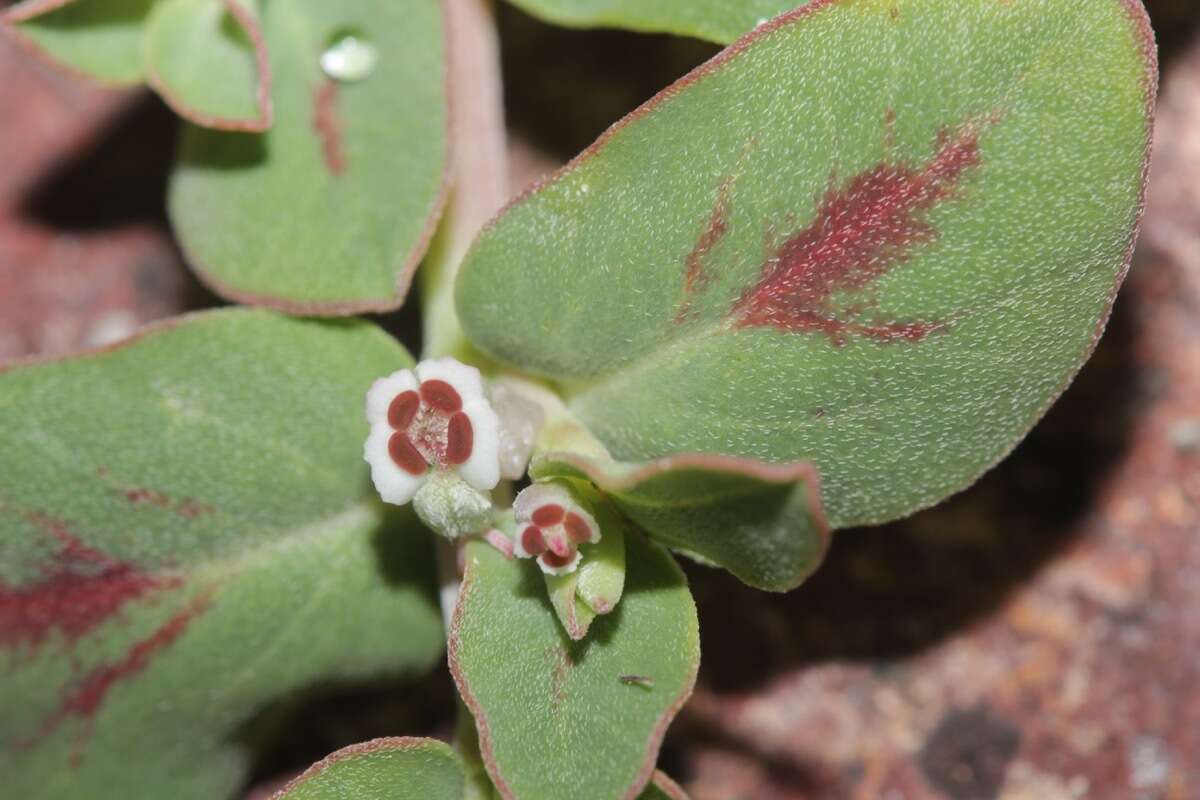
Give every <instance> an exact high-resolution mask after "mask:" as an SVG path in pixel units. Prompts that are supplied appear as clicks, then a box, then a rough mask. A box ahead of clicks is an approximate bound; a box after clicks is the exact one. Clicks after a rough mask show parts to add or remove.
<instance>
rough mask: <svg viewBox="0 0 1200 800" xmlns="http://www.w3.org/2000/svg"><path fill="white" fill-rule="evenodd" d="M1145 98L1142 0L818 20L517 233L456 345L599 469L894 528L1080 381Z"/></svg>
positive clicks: (935, 1)
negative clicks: (762, 469)
mask: <svg viewBox="0 0 1200 800" xmlns="http://www.w3.org/2000/svg"><path fill="white" fill-rule="evenodd" d="M1156 75H1157V72H1156V65H1155V61H1154V50H1153V43H1152V34H1151V33H1150V29H1149V27H1148V22H1147V19H1146V16H1145V13H1144V11H1143V10H1142V8H1141V5H1140V3H1138V2H1137V1H1136V0H1025V1H1024V2H1019V3H1001V2H995V0H958V1H956V2H950V1H949V0H909V1H908V2H903V3H898V2H894V0H830V1H828V2H825V1H821V2H814V3H811V4H809V5H807V6H805V7H803V8H801V9H799V10H797V11H795V12H792V13H790V14H787V15H784V16H783V17H780V18H779V19H777V20H776V21H774V22H772V23H769V24H767V25H764V26H762V27H760V28H758V29H757V30H756V31H755V32H753V33H752V34H750V35H749V36H747V37H746V38H744V39H742V40H741V41H739V42H738V43H737V44H735V45H733V46H732V47H730V48H729V49H727V50H726V51H725V52H724V53H723V54H721V55H720V56H718V58H717V59H715V60H714V61H712V62H710V63H709V64H707V65H705V66H703V67H701V68H700V69H698V70H697V71H696V72H694V73H692V74H691V75H689V76H687V77H685V78H684V79H683V80H681V81H680V82H679V83H678V84H676V85H675V86H673V87H671V88H670V89H668V90H666V91H665V92H663V93H662V94H661V95H659V96H658V97H657V98H655V99H653V100H651V101H650V102H649V103H648V104H647V105H646V106H645V107H643V108H642V109H640V110H639V111H637V112H635V113H634V114H632V115H631V116H630V117H628V118H627V119H626V120H624V121H623V122H621V123H619V124H618V125H616V126H615V127H614V128H613V129H612V130H610V132H609V133H607V134H606V135H605V136H604V137H602V138H601V140H600V141H599V142H598V143H597V144H596V145H595V146H593V147H592V148H591V149H589V150H588V151H587V152H585V153H584V154H583V155H582V156H581V157H580V158H578V159H577V160H576V161H574V162H572V163H571V164H570V165H568V167H566V168H565V169H564V170H563V171H562V172H561V173H559V174H558V176H557V177H556V178H554V179H553V180H551V181H550V182H548V183H547V184H545V185H543V186H541V187H540V188H539V189H537V190H535V191H533V192H532V193H531V194H529V195H528V196H526V197H525V198H524V199H522V200H520V201H518V202H517V203H515V204H514V205H512V206H510V207H509V209H508V210H507V212H506V213H505V214H503V215H502V216H501V217H500V218H499V219H498V220H497V221H496V222H495V223H493V224H492V225H491V226H489V228H488V229H487V230H486V231H485V232H484V233H483V234H482V235H481V236H480V237H479V239H477V240H476V243H475V245H474V247H473V249H472V252H471V253H470V254H469V255H468V257H467V260H466V263H465V264H464V266H463V269H462V272H461V274H460V276H459V281H458V286H457V305H458V309H459V312H460V317H461V319H462V322H463V326H464V329H465V331H466V333H467V335H468V336H469V337H470V338H471V339H472V341H473V342H474V343H475V344H476V345H477V346H478V347H479V348H481V349H482V350H483V351H485V352H486V353H488V354H489V355H491V356H494V357H496V358H499V359H502V360H504V361H506V362H509V363H511V364H515V365H517V366H518V367H520V368H521V369H523V370H526V371H528V372H532V373H537V374H540V375H542V376H546V377H549V378H551V379H553V380H554V381H556V382H557V383H558V384H559V386H560V388H561V389H562V391H563V392H564V394H565V397H566V401H567V405H568V407H569V408H570V410H571V411H572V412H573V413H574V414H575V415H576V417H577V418H578V419H579V420H580V421H581V422H582V423H583V424H585V425H586V426H587V427H588V428H589V429H590V430H591V431H592V432H593V433H594V434H595V435H596V436H597V437H598V438H599V439H600V440H601V441H602V442H603V443H604V444H605V445H606V446H607V447H608V449H609V450H610V451H611V453H612V455H613V456H614V457H615V458H616V459H619V460H622V461H631V462H636V461H646V460H649V459H654V458H658V457H661V456H665V455H670V454H674V453H686V452H701V453H720V454H726V455H733V456H740V457H747V458H754V459H760V460H763V461H770V462H779V463H787V462H793V461H803V460H807V461H811V462H813V463H814V464H816V466H817V467H818V468H819V470H820V473H821V478H822V496H823V500H824V505H825V508H826V511H827V513H828V516H829V519H830V521H831V523H832V524H833V525H835V526H837V527H841V526H845V525H851V524H857V523H867V522H879V521H883V520H886V519H890V518H894V517H898V516H902V515H904V514H907V513H910V512H912V511H914V510H916V509H918V508H921V507H923V506H926V505H929V504H931V503H934V502H936V501H938V500H939V499H941V498H943V497H945V496H946V495H948V494H949V493H952V492H954V491H957V490H959V489H961V488H963V487H965V486H967V485H968V484H970V483H971V482H972V481H973V480H974V479H975V478H976V477H978V476H979V475H980V474H981V473H982V472H983V471H985V470H986V469H987V468H988V467H990V466H991V465H992V464H994V463H995V462H996V461H997V460H999V459H1000V458H1001V457H1003V456H1004V455H1005V454H1006V453H1007V452H1008V451H1009V450H1010V449H1011V448H1012V447H1013V446H1014V444H1015V443H1016V442H1017V441H1018V440H1019V439H1020V438H1021V437H1022V436H1024V434H1025V433H1026V432H1028V430H1029V429H1030V428H1031V427H1032V426H1033V424H1034V423H1035V422H1036V420H1037V419H1038V418H1039V417H1040V416H1041V415H1042V413H1043V412H1044V411H1045V410H1046V408H1047V407H1048V406H1049V404H1050V403H1051V402H1052V400H1053V399H1054V398H1055V397H1057V395H1058V394H1059V393H1060V392H1061V391H1062V389H1063V388H1064V387H1065V386H1066V385H1067V383H1068V382H1069V381H1070V380H1071V378H1072V377H1073V376H1074V375H1075V373H1076V372H1077V371H1078V369H1079V367H1080V366H1081V365H1082V364H1083V363H1084V361H1085V360H1086V359H1087V357H1088V356H1089V355H1090V353H1091V351H1092V349H1093V347H1094V346H1095V343H1096V341H1097V338H1098V337H1099V335H1100V333H1101V332H1102V330H1103V326H1104V323H1105V321H1106V320H1107V318H1108V314H1109V311H1110V308H1111V305H1112V301H1113V298H1114V295H1115V292H1116V289H1117V287H1118V286H1119V285H1120V282H1121V280H1122V279H1123V277H1124V275H1125V272H1126V269H1127V266H1128V264H1129V259H1130V254H1131V251H1132V250H1131V249H1132V244H1133V241H1134V239H1135V237H1136V232H1137V226H1138V220H1139V213H1140V208H1141V204H1142V194H1143V188H1144V182H1145V181H1144V173H1145V169H1146V159H1147V154H1148V147H1147V146H1148V141H1149V132H1150V122H1149V119H1150V114H1151V110H1152V105H1153V94H1154V87H1155V80H1156ZM564 265H568V267H569V268H567V267H564Z"/></svg>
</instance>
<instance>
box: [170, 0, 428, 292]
mask: <svg viewBox="0 0 1200 800" xmlns="http://www.w3.org/2000/svg"><path fill="white" fill-rule="evenodd" d="M262 26H263V34H264V36H265V38H266V41H267V43H268V45H269V47H270V55H271V75H272V98H273V105H274V114H275V120H274V124H273V125H272V127H271V129H270V131H268V132H267V133H265V134H263V135H262V136H248V135H245V134H237V133H226V132H220V131H212V130H207V129H202V128H198V127H195V126H188V128H187V129H186V130H185V132H184V135H183V143H182V146H181V158H180V161H179V164H178V165H177V168H176V170H175V174H174V176H173V179H172V181H171V187H170V197H169V207H170V212H171V219H172V222H173V223H174V226H175V230H176V232H177V233H178V235H179V238H180V240H181V242H182V244H183V248H184V251H185V253H186V254H187V256H188V259H189V261H190V262H191V264H192V266H193V268H195V269H196V271H197V272H198V273H199V275H200V277H201V278H202V279H203V280H204V281H205V282H206V283H208V284H209V285H210V286H212V287H213V288H214V289H215V290H216V291H217V292H219V293H220V294H222V295H224V296H225V297H228V298H231V299H234V300H237V301H240V302H248V303H257V304H262V305H267V306H271V307H274V308H278V309H282V310H286V311H291V312H295V313H305V314H348V313H353V312H357V311H366V310H384V309H391V308H395V307H396V306H398V305H400V304H401V302H403V300H404V295H405V293H406V291H407V290H408V285H409V282H410V280H411V278H412V272H413V270H414V269H415V268H416V265H417V263H418V262H419V261H420V259H421V256H422V255H423V254H424V252H425V248H426V245H427V243H428V239H429V236H430V234H431V232H432V229H433V226H434V224H435V223H436V221H437V216H438V214H439V213H440V210H441V207H442V200H443V193H444V192H443V190H444V183H445V180H444V178H445V172H446V136H447V134H446V125H447V112H446V98H445V86H444V84H445V65H444V63H443V62H444V47H443V27H444V24H443V20H442V10H441V4H440V3H439V2H438V0H410V2H404V3H395V2H385V0H348V2H338V3H329V2H320V1H319V0H272V1H271V2H269V3H267V4H266V5H265V7H264V10H263V17H262ZM349 34H355V35H357V36H358V37H359V38H360V39H362V38H366V39H367V42H368V44H369V46H370V47H373V48H374V49H375V51H376V52H377V55H378V58H377V61H376V64H375V66H374V69H373V71H372V72H371V74H370V75H369V76H368V77H366V78H365V79H363V80H359V81H356V82H337V81H334V80H333V79H331V78H329V77H328V76H326V75H325V74H324V73H323V72H322V71H321V67H320V60H321V55H322V53H323V52H325V51H326V50H327V49H328V48H330V47H332V46H334V45H336V44H337V43H338V42H340V41H342V40H343V39H344V37H345V36H347V35H349Z"/></svg>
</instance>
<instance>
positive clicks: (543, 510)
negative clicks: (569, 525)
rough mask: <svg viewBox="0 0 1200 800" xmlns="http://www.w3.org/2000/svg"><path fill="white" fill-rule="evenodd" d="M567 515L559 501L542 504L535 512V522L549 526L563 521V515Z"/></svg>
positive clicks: (535, 523)
mask: <svg viewBox="0 0 1200 800" xmlns="http://www.w3.org/2000/svg"><path fill="white" fill-rule="evenodd" d="M566 515H567V512H566V510H565V509H564V508H563V507H562V506H560V505H558V504H557V503H551V504H549V505H545V506H540V507H539V508H537V509H535V510H534V512H533V517H532V519H533V524H534V525H541V526H542V527H543V528H547V527H549V526H551V525H557V524H558V523H560V522H562V521H563V517H565V516H566Z"/></svg>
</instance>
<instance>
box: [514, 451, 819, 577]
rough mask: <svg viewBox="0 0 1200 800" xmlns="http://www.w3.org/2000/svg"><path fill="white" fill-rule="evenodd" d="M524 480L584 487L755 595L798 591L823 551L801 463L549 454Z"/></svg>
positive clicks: (814, 485) (810, 481)
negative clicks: (638, 460) (623, 460)
mask: <svg viewBox="0 0 1200 800" xmlns="http://www.w3.org/2000/svg"><path fill="white" fill-rule="evenodd" d="M530 474H531V475H533V476H534V477H535V478H537V479H539V480H546V479H549V478H576V479H582V480H587V481H590V482H591V483H593V484H595V485H596V486H597V487H598V488H599V489H600V490H602V491H603V492H605V493H606V494H608V496H609V497H610V498H611V499H612V501H613V502H615V503H616V504H617V506H618V507H619V508H620V509H621V510H622V511H623V512H624V513H625V514H626V516H628V517H629V518H630V519H631V520H633V521H634V522H635V523H637V524H638V525H639V526H640V527H641V528H642V529H644V530H645V531H646V533H648V534H649V535H650V536H651V537H653V538H654V539H656V540H658V541H659V542H660V543H662V544H664V545H666V546H668V547H670V548H672V549H675V550H678V551H680V552H682V553H684V554H686V555H689V556H692V557H694V558H697V559H698V560H700V561H702V562H704V563H708V564H715V565H717V566H721V567H724V568H725V569H727V570H729V571H730V572H732V573H733V574H734V575H736V576H737V577H738V578H740V579H741V580H742V581H744V582H745V583H747V584H749V585H751V586H755V587H757V588H759V589H767V590H770V591H776V592H782V591H787V590H789V589H794V588H795V587H797V586H799V585H800V583H802V582H803V581H804V579H805V578H807V577H808V576H809V575H810V574H812V572H813V570H815V569H816V568H817V566H818V565H819V564H820V563H821V559H822V558H823V557H824V555H825V550H826V548H827V547H828V546H829V526H828V525H827V523H826V522H825V519H824V517H823V516H822V513H821V505H820V495H819V484H820V481H819V480H818V478H817V475H816V473H815V470H814V469H813V467H812V466H811V465H810V464H805V463H798V464H780V465H775V464H764V463H761V462H755V461H750V460H748V459H739V458H729V457H722V456H711V455H688V456H674V457H670V458H664V459H661V460H658V461H655V462H651V463H649V464H639V465H635V464H617V463H613V462H605V461H603V460H601V459H598V458H587V457H584V456H580V455H576V454H571V453H549V454H547V455H544V456H541V457H540V458H538V459H537V460H535V462H534V463H533V465H532V466H531V467H530Z"/></svg>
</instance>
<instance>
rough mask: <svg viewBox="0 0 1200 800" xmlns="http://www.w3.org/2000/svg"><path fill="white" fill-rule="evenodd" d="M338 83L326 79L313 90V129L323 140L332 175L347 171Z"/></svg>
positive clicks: (325, 155)
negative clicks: (339, 114)
mask: <svg viewBox="0 0 1200 800" xmlns="http://www.w3.org/2000/svg"><path fill="white" fill-rule="evenodd" d="M337 100H338V85H337V83H336V82H335V81H332V80H326V81H322V82H321V83H319V84H317V88H316V89H315V90H314V91H313V130H314V131H316V133H317V137H318V138H319V139H320V140H321V153H322V155H323V157H324V159H325V169H327V170H329V174H331V175H341V174H342V173H343V172H345V171H346V155H345V153H344V152H343V151H342V121H341V119H340V118H339V117H338V110H337Z"/></svg>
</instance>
